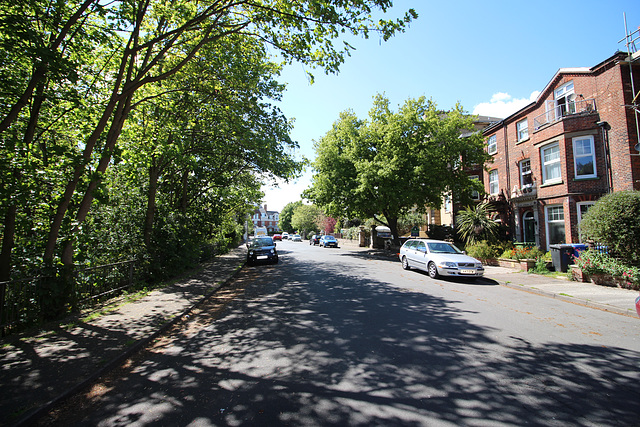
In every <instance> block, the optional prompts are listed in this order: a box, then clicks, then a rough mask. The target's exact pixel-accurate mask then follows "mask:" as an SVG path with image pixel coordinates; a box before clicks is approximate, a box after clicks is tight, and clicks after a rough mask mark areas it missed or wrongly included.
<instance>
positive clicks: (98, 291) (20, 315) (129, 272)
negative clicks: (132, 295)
mask: <svg viewBox="0 0 640 427" xmlns="http://www.w3.org/2000/svg"><path fill="white" fill-rule="evenodd" d="M135 270H136V262H135V261H133V260H132V261H123V262H117V263H114V264H107V265H102V266H98V267H92V268H83V269H77V270H75V271H74V273H73V275H72V278H71V282H72V283H71V287H72V290H71V295H70V300H71V301H72V302H73V305H75V306H76V307H74V308H78V307H80V306H82V307H87V306H91V305H93V304H95V303H96V302H98V301H101V300H103V299H105V298H109V297H112V296H115V295H117V294H118V293H120V292H122V291H124V290H125V289H128V288H130V287H131V285H132V284H133V283H134V280H135ZM55 280H60V278H56V277H52V276H45V275H43V276H38V277H31V278H25V279H18V280H11V281H8V282H0V333H1V334H2V335H5V334H6V333H7V332H8V331H10V330H12V329H14V328H17V327H19V326H27V325H31V324H36V323H38V322H39V321H40V320H41V319H42V318H43V315H44V314H45V313H43V305H44V304H43V302H45V301H43V298H45V297H44V296H43V295H44V294H45V291H44V288H45V287H46V286H47V283H48V282H49V283H51V282H52V281H55Z"/></svg>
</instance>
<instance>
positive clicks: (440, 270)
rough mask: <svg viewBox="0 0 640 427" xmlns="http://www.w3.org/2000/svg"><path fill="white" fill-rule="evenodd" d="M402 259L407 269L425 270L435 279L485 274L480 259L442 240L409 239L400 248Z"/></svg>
mask: <svg viewBox="0 0 640 427" xmlns="http://www.w3.org/2000/svg"><path fill="white" fill-rule="evenodd" d="M400 261H401V262H402V268H404V269H405V270H409V269H410V268H416V269H418V270H424V271H426V272H427V273H429V277H431V278H433V279H435V278H437V277H439V276H443V277H469V278H475V277H482V275H483V274H484V267H483V266H482V263H481V262H480V261H478V260H477V259H475V258H472V257H470V256H468V255H465V254H464V252H462V251H461V250H460V249H458V248H456V247H455V246H454V245H452V244H451V243H449V242H445V241H442V240H430V239H409V240H407V241H406V242H405V243H404V245H402V247H401V248H400Z"/></svg>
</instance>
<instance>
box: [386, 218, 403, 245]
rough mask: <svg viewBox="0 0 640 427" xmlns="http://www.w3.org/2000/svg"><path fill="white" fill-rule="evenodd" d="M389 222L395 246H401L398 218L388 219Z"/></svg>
mask: <svg viewBox="0 0 640 427" xmlns="http://www.w3.org/2000/svg"><path fill="white" fill-rule="evenodd" d="M385 217H386V218H387V222H388V223H389V224H388V225H389V229H390V230H391V236H392V238H393V244H394V245H395V246H400V236H399V234H398V217H388V216H386V215H385Z"/></svg>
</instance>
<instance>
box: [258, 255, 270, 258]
mask: <svg viewBox="0 0 640 427" xmlns="http://www.w3.org/2000/svg"><path fill="white" fill-rule="evenodd" d="M267 258H269V257H268V256H266V255H258V256H257V257H256V259H267Z"/></svg>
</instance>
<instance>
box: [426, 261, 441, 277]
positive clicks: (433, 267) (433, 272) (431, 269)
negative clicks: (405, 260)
mask: <svg viewBox="0 0 640 427" xmlns="http://www.w3.org/2000/svg"><path fill="white" fill-rule="evenodd" d="M427 270H428V272H429V277H431V278H432V279H437V278H438V276H439V274H438V267H436V265H435V264H434V263H433V262H430V263H429V266H428V267H427Z"/></svg>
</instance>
